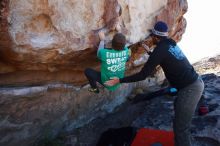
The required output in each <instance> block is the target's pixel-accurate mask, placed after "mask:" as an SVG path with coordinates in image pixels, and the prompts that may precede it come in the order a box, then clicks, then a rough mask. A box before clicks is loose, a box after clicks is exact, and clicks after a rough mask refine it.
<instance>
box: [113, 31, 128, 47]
mask: <svg viewBox="0 0 220 146" xmlns="http://www.w3.org/2000/svg"><path fill="white" fill-rule="evenodd" d="M125 44H126V38H125V36H124V35H123V34H122V33H116V34H115V35H114V37H113V39H112V48H113V49H115V50H123V49H124V47H125Z"/></svg>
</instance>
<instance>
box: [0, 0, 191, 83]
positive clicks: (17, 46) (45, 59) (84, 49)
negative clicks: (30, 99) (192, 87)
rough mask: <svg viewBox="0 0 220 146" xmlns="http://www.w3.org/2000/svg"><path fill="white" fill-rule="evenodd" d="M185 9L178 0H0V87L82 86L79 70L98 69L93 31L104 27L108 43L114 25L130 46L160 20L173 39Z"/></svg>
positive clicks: (180, 31)
mask: <svg viewBox="0 0 220 146" xmlns="http://www.w3.org/2000/svg"><path fill="white" fill-rule="evenodd" d="M186 9H187V3H186V1H184V0H181V1H179V0H156V1H155V0H147V1H144V0H131V1H124V0H118V1H117V0H96V1H94V0H83V1H77V0H66V1H60V0H29V1H25V0H2V1H1V16H0V18H1V21H0V25H1V28H0V32H1V37H0V51H1V58H0V67H1V69H0V73H1V76H0V85H15V84H16V85H29V84H38V83H45V82H54V81H58V82H65V83H73V84H75V85H81V84H84V83H85V82H86V80H85V77H84V76H83V70H84V69H85V68H86V67H93V68H99V62H98V60H97V58H96V55H95V54H96V50H97V45H98V43H99V38H98V35H97V31H98V30H100V29H104V30H105V32H106V37H107V42H109V41H110V40H111V38H112V36H113V35H114V34H115V33H116V30H115V26H116V25H118V24H119V25H120V26H121V28H122V32H123V33H124V34H126V37H127V40H128V43H131V44H134V43H137V42H140V41H143V40H144V39H145V38H146V37H147V36H148V35H149V29H150V28H152V26H153V24H154V23H155V21H156V20H163V21H165V22H167V23H168V24H169V27H170V34H171V36H172V37H173V38H175V39H176V40H179V39H180V38H181V36H182V34H183V32H184V31H185V27H186V22H185V19H184V18H183V17H182V16H183V14H184V13H185V12H186ZM149 44H150V41H149ZM135 48H137V46H135V47H134V48H133V49H132V50H133V54H134V55H133V56H135V54H137V52H136V49H135ZM136 56H137V57H139V56H138V54H137V55H136ZM131 64H132V62H131Z"/></svg>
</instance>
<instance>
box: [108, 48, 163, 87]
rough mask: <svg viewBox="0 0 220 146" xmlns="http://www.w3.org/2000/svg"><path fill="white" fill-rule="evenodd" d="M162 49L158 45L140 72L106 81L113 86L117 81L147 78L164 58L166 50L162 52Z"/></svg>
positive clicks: (127, 81)
mask: <svg viewBox="0 0 220 146" xmlns="http://www.w3.org/2000/svg"><path fill="white" fill-rule="evenodd" d="M162 50H163V48H160V47H156V48H155V49H154V51H153V52H152V54H151V55H150V57H149V59H148V61H147V62H146V63H145V65H144V67H143V68H142V69H141V71H140V72H138V73H136V74H134V75H131V76H128V77H124V78H121V79H119V78H113V79H112V80H109V81H107V82H105V84H106V85H109V86H113V85H115V84H117V83H130V82H137V81H141V80H144V79H146V77H147V76H149V75H150V74H151V72H152V71H153V70H154V69H155V67H156V66H157V65H159V64H160V62H161V61H162V60H163V58H164V52H162Z"/></svg>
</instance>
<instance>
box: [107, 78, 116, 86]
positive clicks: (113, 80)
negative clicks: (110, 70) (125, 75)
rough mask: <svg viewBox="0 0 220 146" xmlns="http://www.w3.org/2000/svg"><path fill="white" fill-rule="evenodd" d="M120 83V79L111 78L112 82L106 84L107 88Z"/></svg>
mask: <svg viewBox="0 0 220 146" xmlns="http://www.w3.org/2000/svg"><path fill="white" fill-rule="evenodd" d="M119 82H120V81H119V78H118V77H113V78H111V80H108V81H106V82H105V83H104V84H105V85H107V86H114V85H116V84H118V83H119Z"/></svg>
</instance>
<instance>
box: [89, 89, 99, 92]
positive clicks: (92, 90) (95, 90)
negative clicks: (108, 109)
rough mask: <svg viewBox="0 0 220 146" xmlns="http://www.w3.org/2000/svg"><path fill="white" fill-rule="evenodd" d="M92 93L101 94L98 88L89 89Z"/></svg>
mask: <svg viewBox="0 0 220 146" xmlns="http://www.w3.org/2000/svg"><path fill="white" fill-rule="evenodd" d="M89 91H90V92H94V93H99V89H98V88H89Z"/></svg>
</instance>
